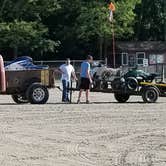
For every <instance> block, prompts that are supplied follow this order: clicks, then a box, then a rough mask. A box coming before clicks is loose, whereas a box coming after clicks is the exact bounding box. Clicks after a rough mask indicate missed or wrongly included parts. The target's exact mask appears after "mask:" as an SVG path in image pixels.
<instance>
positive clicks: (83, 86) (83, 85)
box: [80, 77, 90, 90]
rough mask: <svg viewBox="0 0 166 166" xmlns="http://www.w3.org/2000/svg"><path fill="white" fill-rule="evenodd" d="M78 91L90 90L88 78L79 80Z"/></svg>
mask: <svg viewBox="0 0 166 166" xmlns="http://www.w3.org/2000/svg"><path fill="white" fill-rule="evenodd" d="M80 89H84V90H88V89H90V80H89V78H83V77H82V78H81V83H80Z"/></svg>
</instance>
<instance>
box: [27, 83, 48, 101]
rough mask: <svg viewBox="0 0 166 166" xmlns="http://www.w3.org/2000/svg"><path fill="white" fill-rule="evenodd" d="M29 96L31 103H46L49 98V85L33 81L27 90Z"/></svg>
mask: <svg viewBox="0 0 166 166" xmlns="http://www.w3.org/2000/svg"><path fill="white" fill-rule="evenodd" d="M26 95H27V98H28V100H29V102H30V103H31V104H45V103H46V102H47V101H48V98H49V92H48V89H47V87H45V86H43V85H41V84H40V83H33V84H32V85H31V86H30V87H29V88H28V90H27V93H26Z"/></svg>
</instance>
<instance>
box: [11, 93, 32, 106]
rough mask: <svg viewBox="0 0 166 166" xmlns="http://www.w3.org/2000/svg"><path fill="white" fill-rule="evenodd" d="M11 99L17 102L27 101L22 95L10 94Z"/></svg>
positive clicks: (23, 102) (24, 102)
mask: <svg viewBox="0 0 166 166" xmlns="http://www.w3.org/2000/svg"><path fill="white" fill-rule="evenodd" d="M12 99H13V101H14V102H15V103H17V104H26V103H29V101H28V99H26V97H25V96H22V95H12Z"/></svg>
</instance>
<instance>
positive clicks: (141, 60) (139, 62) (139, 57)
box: [136, 52, 145, 66]
mask: <svg viewBox="0 0 166 166" xmlns="http://www.w3.org/2000/svg"><path fill="white" fill-rule="evenodd" d="M136 58H137V65H140V66H142V65H143V63H144V59H145V52H137V53H136Z"/></svg>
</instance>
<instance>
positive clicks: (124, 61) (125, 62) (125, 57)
mask: <svg viewBox="0 0 166 166" xmlns="http://www.w3.org/2000/svg"><path fill="white" fill-rule="evenodd" d="M126 65H128V53H122V66H126Z"/></svg>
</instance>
